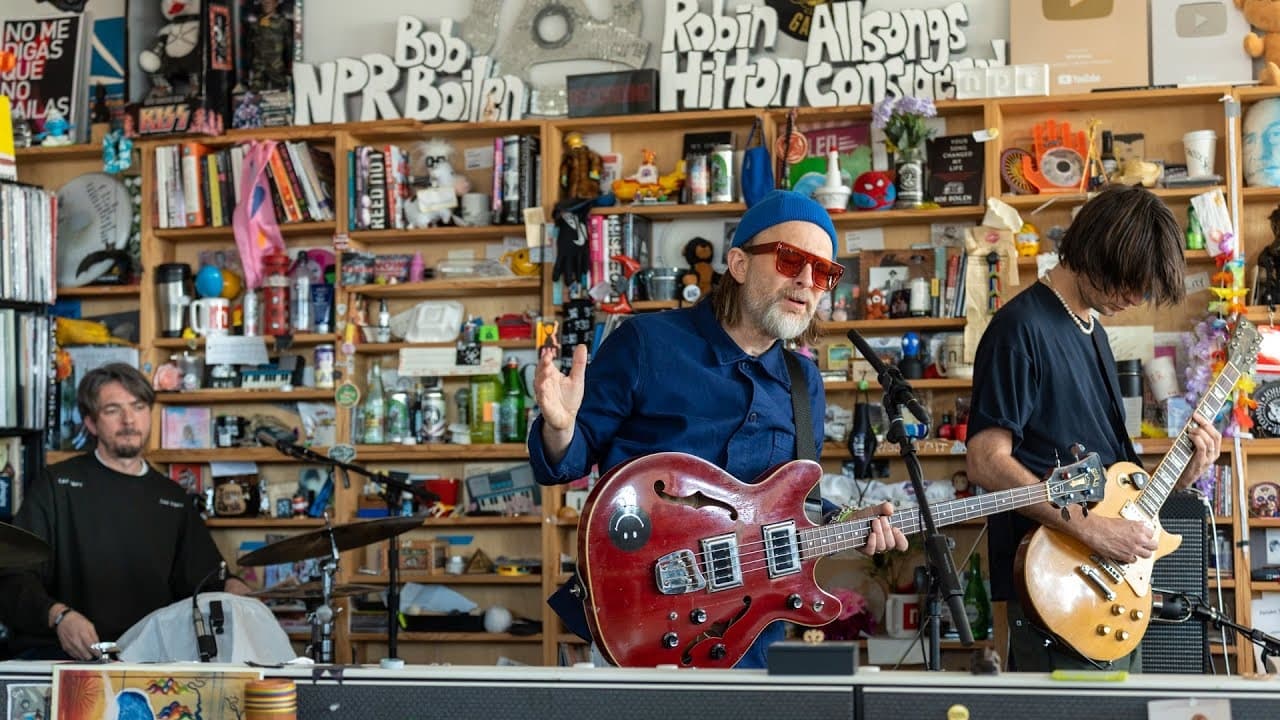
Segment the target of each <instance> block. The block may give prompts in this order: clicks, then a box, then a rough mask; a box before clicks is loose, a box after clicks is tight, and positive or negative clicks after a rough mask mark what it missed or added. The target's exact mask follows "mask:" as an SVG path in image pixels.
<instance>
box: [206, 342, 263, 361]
mask: <svg viewBox="0 0 1280 720" xmlns="http://www.w3.org/2000/svg"><path fill="white" fill-rule="evenodd" d="M204 362H205V364H206V365H263V364H266V363H268V362H270V360H269V359H268V358H267V342H266V338H263V337H260V336H251V337H245V336H243V335H211V336H209V338H207V339H206V340H205V344H204Z"/></svg>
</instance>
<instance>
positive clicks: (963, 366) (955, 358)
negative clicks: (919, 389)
mask: <svg viewBox="0 0 1280 720" xmlns="http://www.w3.org/2000/svg"><path fill="white" fill-rule="evenodd" d="M934 364H935V365H936V366H937V368H938V374H939V375H941V376H942V377H951V378H960V379H962V380H963V379H971V378H972V377H973V364H972V363H967V362H965V361H964V335H962V334H960V333H955V334H954V335H948V336H947V339H946V340H944V341H943V343H942V348H941V349H940V350H939V351H938V357H937V359H936V360H935V361H934Z"/></svg>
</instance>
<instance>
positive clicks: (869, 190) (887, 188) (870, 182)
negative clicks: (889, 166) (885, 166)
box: [853, 170, 898, 210]
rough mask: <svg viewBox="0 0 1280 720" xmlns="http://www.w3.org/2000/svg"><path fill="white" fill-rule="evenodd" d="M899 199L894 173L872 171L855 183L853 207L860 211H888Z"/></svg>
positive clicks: (862, 175)
mask: <svg viewBox="0 0 1280 720" xmlns="http://www.w3.org/2000/svg"><path fill="white" fill-rule="evenodd" d="M897 199H898V191H897V190H896V189H895V188H894V186H893V173H890V172H885V171H884V170H871V171H869V172H864V173H862V174H861V175H859V176H858V179H856V180H854V181H853V206H854V207H855V208H857V209H859V210H888V209H889V208H891V207H893V202H894V201H895V200H897Z"/></svg>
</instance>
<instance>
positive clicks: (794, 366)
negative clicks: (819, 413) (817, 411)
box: [782, 350, 818, 460]
mask: <svg viewBox="0 0 1280 720" xmlns="http://www.w3.org/2000/svg"><path fill="white" fill-rule="evenodd" d="M782 356H783V357H784V358H786V360H787V371H788V372H789V373H791V411H792V414H793V415H794V416H795V421H796V458H797V459H800V460H817V459H818V456H817V451H816V450H815V448H816V447H817V445H816V444H815V443H814V440H813V410H812V409H810V407H809V392H808V391H809V384H808V383H807V382H805V378H804V366H802V365H801V364H800V363H801V360H800V357H799V356H798V355H796V354H795V353H793V352H791V351H790V350H783V351H782Z"/></svg>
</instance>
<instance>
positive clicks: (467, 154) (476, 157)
mask: <svg viewBox="0 0 1280 720" xmlns="http://www.w3.org/2000/svg"><path fill="white" fill-rule="evenodd" d="M462 156H463V162H464V163H466V168H467V170H484V169H485V168H491V167H493V148H490V147H473V148H467V149H466V150H464V151H463V152H462Z"/></svg>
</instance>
